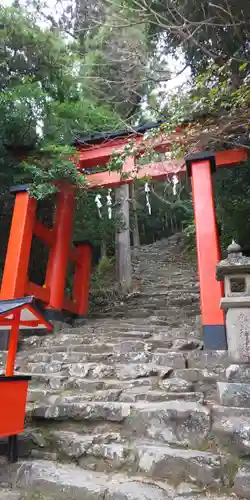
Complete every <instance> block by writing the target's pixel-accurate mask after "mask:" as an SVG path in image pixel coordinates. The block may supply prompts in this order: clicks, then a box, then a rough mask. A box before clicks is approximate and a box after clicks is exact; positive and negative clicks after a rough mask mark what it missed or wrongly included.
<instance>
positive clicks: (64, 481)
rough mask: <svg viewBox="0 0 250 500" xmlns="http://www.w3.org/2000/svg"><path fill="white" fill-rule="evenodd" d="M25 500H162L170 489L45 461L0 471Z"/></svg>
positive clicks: (22, 464)
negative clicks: (23, 495)
mask: <svg viewBox="0 0 250 500" xmlns="http://www.w3.org/2000/svg"><path fill="white" fill-rule="evenodd" d="M5 476H7V477H8V480H9V483H12V484H13V485H14V484H15V487H17V488H18V489H19V490H20V492H21V493H22V494H25V497H26V498H27V500H33V499H35V498H36V499H39V500H40V498H41V499H46V500H69V499H70V500H103V499H104V498H105V500H166V498H168V496H169V494H168V492H169V491H170V492H172V491H173V488H172V487H168V485H167V484H166V483H164V485H159V484H153V482H152V481H147V480H146V479H145V480H142V479H140V478H134V479H133V478H128V477H127V476H126V475H124V474H117V475H115V474H112V475H109V474H104V473H101V472H100V473H98V472H92V471H86V470H83V469H81V468H79V467H77V466H75V465H69V464H56V463H54V462H50V461H45V460H33V461H32V462H29V461H24V462H20V463H18V464H16V465H12V466H11V467H9V468H7V469H5V470H1V471H0V479H1V477H3V478H4V477H5Z"/></svg>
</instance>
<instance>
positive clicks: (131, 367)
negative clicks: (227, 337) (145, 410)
mask: <svg viewBox="0 0 250 500" xmlns="http://www.w3.org/2000/svg"><path fill="white" fill-rule="evenodd" d="M176 363H177V364H181V358H177V361H176ZM183 363H184V361H183ZM172 364H174V361H173V362H172ZM172 371H173V368H172V367H171V366H168V367H167V366H162V365H156V364H153V363H127V364H123V363H116V364H113V365H110V364H103V363H71V364H67V363H59V362H56V361H55V362H54V363H50V364H48V363H27V365H26V366H25V367H24V369H23V370H21V369H19V370H17V374H22V375H23V374H28V373H29V374H33V373H37V374H43V373H45V374H48V373H54V374H58V375H61V376H63V375H66V376H69V377H75V378H76V377H79V378H87V377H89V378H93V379H95V378H97V379H99V378H115V379H118V380H128V379H133V378H142V377H152V376H157V377H161V378H166V377H168V376H169V375H170V374H171V373H172Z"/></svg>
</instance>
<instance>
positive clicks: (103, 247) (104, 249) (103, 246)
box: [101, 239, 107, 259]
mask: <svg viewBox="0 0 250 500" xmlns="http://www.w3.org/2000/svg"><path fill="white" fill-rule="evenodd" d="M106 257H107V243H106V241H105V240H103V239H102V242H101V259H105V258H106Z"/></svg>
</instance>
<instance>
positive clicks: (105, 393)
mask: <svg viewBox="0 0 250 500" xmlns="http://www.w3.org/2000/svg"><path fill="white" fill-rule="evenodd" d="M74 398H75V400H76V401H121V402H132V403H133V402H137V401H148V402H153V401H156V402H159V401H178V400H184V401H193V402H197V403H203V400H204V396H203V393H201V392H199V393H198V392H166V391H164V390H152V389H150V388H149V387H148V386H146V387H144V386H140V387H135V388H133V389H127V390H122V389H110V388H108V389H103V390H95V391H92V392H84V393H79V391H76V390H75V391H74V392H72V391H68V392H67V393H65V392H64V393H63V394H60V392H58V391H57V392H56V391H52V390H48V389H47V390H46V389H37V388H35V389H33V388H30V389H29V392H28V399H27V400H28V402H30V403H34V402H38V401H39V402H40V403H41V402H42V403H43V404H48V405H49V404H64V403H65V402H66V403H67V402H68V401H71V402H72V401H74Z"/></svg>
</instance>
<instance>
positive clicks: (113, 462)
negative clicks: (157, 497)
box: [20, 428, 231, 487]
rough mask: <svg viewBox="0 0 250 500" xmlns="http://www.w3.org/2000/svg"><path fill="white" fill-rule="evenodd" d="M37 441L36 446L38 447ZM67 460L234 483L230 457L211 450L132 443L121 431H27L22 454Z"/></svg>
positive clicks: (159, 476) (160, 476)
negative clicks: (91, 432) (49, 455)
mask: <svg viewBox="0 0 250 500" xmlns="http://www.w3.org/2000/svg"><path fill="white" fill-rule="evenodd" d="M34 443H36V447H35V449H34ZM48 450H49V452H50V453H52V454H53V456H57V458H59V459H60V460H63V461H65V460H66V461H68V462H69V461H72V460H74V462H75V463H77V465H79V466H80V467H82V468H83V469H90V470H92V471H97V472H104V471H105V472H112V471H113V472H114V471H119V470H121V469H123V470H124V469H126V471H127V472H128V474H129V475H132V474H133V475H136V474H143V475H144V476H146V477H150V478H152V479H153V480H163V481H165V480H167V481H171V483H172V484H173V483H174V484H178V483H180V482H182V481H186V482H190V483H194V484H196V485H198V486H206V487H216V486H217V487H222V486H228V485H229V484H230V482H231V477H230V476H229V474H230V460H229V459H227V460H226V459H225V457H220V455H217V454H215V453H211V452H210V451H199V450H185V449H178V448H172V447H169V446H166V445H163V444H162V443H154V444H152V443H149V442H147V441H140V440H139V441H133V442H128V441H124V440H122V438H121V436H120V434H119V433H117V432H113V433H107V434H104V433H102V434H80V433H78V432H73V431H65V430H56V429H50V428H46V430H43V429H39V428H35V429H30V430H27V432H26V436H25V439H23V441H21V443H20V454H21V456H22V454H23V453H24V454H26V455H27V453H28V451H29V457H30V458H36V455H38V454H39V452H40V456H41V457H42V455H43V454H44V455H45V456H46V454H48Z"/></svg>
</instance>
